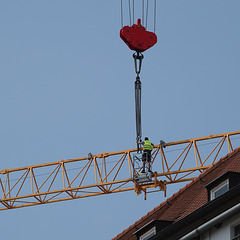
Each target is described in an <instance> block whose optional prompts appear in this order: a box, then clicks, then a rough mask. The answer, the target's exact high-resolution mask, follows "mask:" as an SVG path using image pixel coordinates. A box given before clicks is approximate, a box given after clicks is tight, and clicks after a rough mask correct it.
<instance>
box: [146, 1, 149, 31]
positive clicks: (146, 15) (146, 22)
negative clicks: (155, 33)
mask: <svg viewBox="0 0 240 240" xmlns="http://www.w3.org/2000/svg"><path fill="white" fill-rule="evenodd" d="M148 3H149V0H147V7H146V29H147V22H148Z"/></svg>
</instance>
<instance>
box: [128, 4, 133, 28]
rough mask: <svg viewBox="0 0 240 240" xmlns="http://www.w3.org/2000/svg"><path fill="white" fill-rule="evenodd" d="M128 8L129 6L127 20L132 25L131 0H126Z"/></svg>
mask: <svg viewBox="0 0 240 240" xmlns="http://www.w3.org/2000/svg"><path fill="white" fill-rule="evenodd" d="M128 8H129V20H130V26H132V15H131V2H130V0H128Z"/></svg>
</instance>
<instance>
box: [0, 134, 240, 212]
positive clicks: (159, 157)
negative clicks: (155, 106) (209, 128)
mask: <svg viewBox="0 0 240 240" xmlns="http://www.w3.org/2000/svg"><path fill="white" fill-rule="evenodd" d="M239 134H240V131H238V132H232V133H226V134H219V135H214V136H213V135H210V136H208V137H203V138H196V139H189V140H184V141H178V142H170V143H166V144H165V146H163V144H161V145H155V147H154V149H153V151H152V169H153V171H154V174H153V176H152V180H151V181H148V182H145V183H139V182H137V181H136V180H134V176H136V175H137V174H139V173H138V172H139V171H137V170H136V169H135V168H134V165H133V156H134V154H136V151H137V149H130V150H125V151H119V152H112V153H101V154H98V155H89V156H88V157H84V158H78V159H69V160H62V161H59V162H53V163H48V164H40V165H35V166H28V167H22V168H16V169H5V170H2V171H1V172H0V174H1V178H0V203H1V205H2V206H1V207H0V210H5V209H12V208H20V207H26V206H33V205H39V204H46V203H53V202H59V201H65V200H72V199H78V198H84V197H91V196H98V195H103V194H110V193H118V192H123V191H131V190H133V191H135V192H136V193H137V194H139V193H141V192H144V193H145V196H146V194H147V193H150V192H156V191H166V186H167V185H168V184H172V183H178V182H185V181H191V180H193V179H194V178H195V177H196V176H198V175H199V173H200V172H203V171H205V170H206V169H207V168H209V167H210V166H212V165H213V164H214V163H215V162H216V161H217V160H218V159H219V157H220V155H221V156H224V155H225V154H226V153H228V152H231V151H233V146H232V136H233V135H239ZM230 137H231V139H230ZM223 154H224V155H223Z"/></svg>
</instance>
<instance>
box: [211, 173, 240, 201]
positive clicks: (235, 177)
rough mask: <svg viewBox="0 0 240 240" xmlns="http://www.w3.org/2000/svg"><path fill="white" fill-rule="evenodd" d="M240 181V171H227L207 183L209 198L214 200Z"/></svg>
mask: <svg viewBox="0 0 240 240" xmlns="http://www.w3.org/2000/svg"><path fill="white" fill-rule="evenodd" d="M239 183H240V173H238V172H225V173H224V174H222V175H221V176H219V177H217V178H216V179H215V180H213V181H212V182H210V183H208V184H207V185H206V188H207V190H208V200H209V201H212V200H214V199H216V198H218V197H220V196H221V195H223V194H224V193H226V192H227V191H229V190H230V189H231V188H233V187H235V186H236V185H238V184H239Z"/></svg>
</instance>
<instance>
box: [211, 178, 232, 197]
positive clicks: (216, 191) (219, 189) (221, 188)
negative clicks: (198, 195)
mask: <svg viewBox="0 0 240 240" xmlns="http://www.w3.org/2000/svg"><path fill="white" fill-rule="evenodd" d="M228 190H229V180H228V179H227V180H225V181H224V182H222V183H221V184H219V185H218V186H216V187H215V188H213V189H212V190H211V191H210V200H213V199H215V198H217V197H219V196H221V195H222V194H224V193H225V192H227V191H228Z"/></svg>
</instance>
